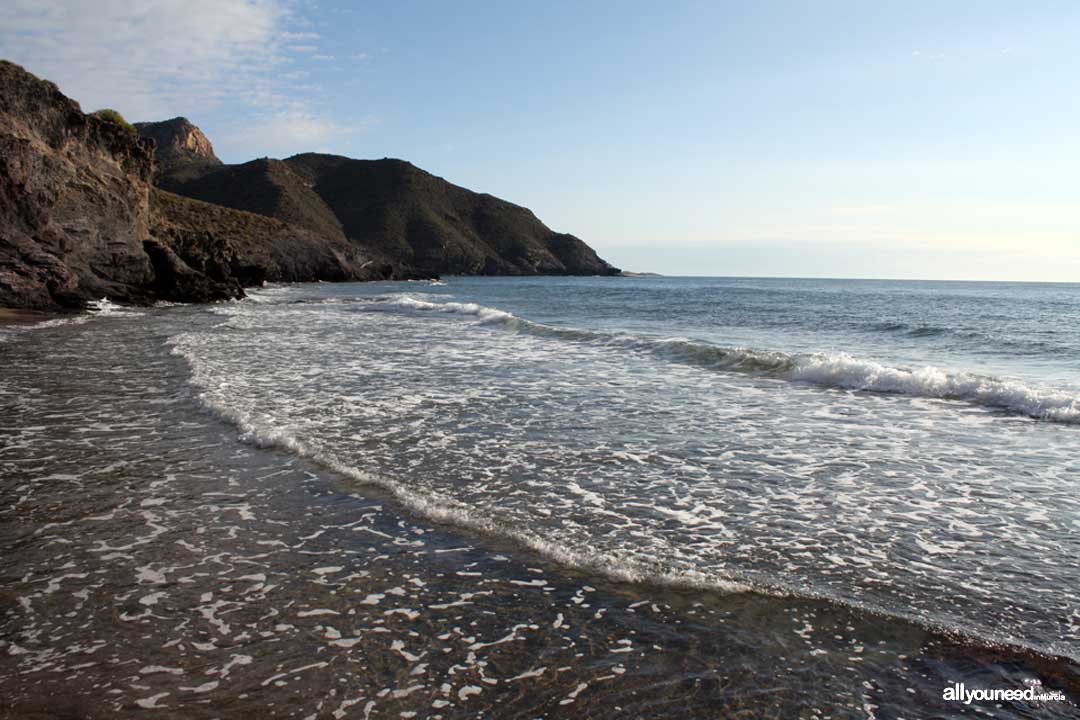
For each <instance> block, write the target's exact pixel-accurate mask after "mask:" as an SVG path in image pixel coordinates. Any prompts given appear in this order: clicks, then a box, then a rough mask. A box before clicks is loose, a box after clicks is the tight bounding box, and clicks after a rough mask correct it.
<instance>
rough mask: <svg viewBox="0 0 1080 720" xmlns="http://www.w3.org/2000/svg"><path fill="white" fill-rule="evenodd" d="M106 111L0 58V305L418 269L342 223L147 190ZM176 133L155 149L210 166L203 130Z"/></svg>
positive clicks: (141, 148)
mask: <svg viewBox="0 0 1080 720" xmlns="http://www.w3.org/2000/svg"><path fill="white" fill-rule="evenodd" d="M117 117H118V116H117ZM109 118H110V115H109V114H108V113H102V114H100V115H99V116H91V115H86V114H84V113H83V112H82V111H81V109H80V108H79V105H78V103H76V102H75V101H73V100H71V99H69V98H67V97H65V96H64V95H63V94H62V93H61V92H60V91H59V90H58V89H57V87H56V86H55V85H53V84H52V83H50V82H47V81H44V80H40V79H38V78H37V77H35V76H33V75H32V74H30V73H28V72H26V71H25V70H24V69H22V68H21V67H19V66H18V65H14V64H12V63H10V62H6V61H0V307H16V308H36V309H43V310H55V309H59V308H77V307H82V306H84V305H85V303H86V302H87V301H89V300H98V299H101V298H109V299H110V300H116V301H120V302H129V303H139V304H144V303H149V302H153V301H155V300H172V301H179V302H206V301H211V300H222V299H227V298H236V297H242V296H243V290H242V287H243V286H245V285H251V284H257V283H260V282H262V281H263V280H281V281H311V280H374V279H385V278H414V277H418V276H419V275H418V273H416V272H415V271H414V270H413V269H412V268H410V267H408V266H404V265H403V264H402V263H400V262H396V261H395V260H394V259H392V258H386V257H385V256H384V255H382V254H381V253H378V252H375V251H364V250H362V249H360V248H358V247H356V246H355V245H354V244H352V243H349V242H347V241H346V240H345V238H344V237H343V236H342V235H340V233H339V234H338V235H336V236H333V235H329V234H324V233H320V232H314V231H312V230H309V229H306V228H304V227H298V226H294V225H290V224H288V223H286V222H282V221H280V220H275V219H270V218H267V217H263V216H261V215H255V214H252V213H247V212H241V211H238V210H234V209H231V208H228V207H224V206H221V205H211V204H207V203H202V202H197V201H195V200H192V199H188V198H182V197H179V196H176V195H171V194H170V193H167V192H165V191H163V190H159V189H157V188H154V187H153V185H152V182H151V181H152V178H153V175H154V143H153V141H152V140H149V139H143V138H139V137H137V136H136V135H134V134H133V133H132V132H131V131H130V129H128V128H126V127H125V126H124V125H123V124H122V120H121V119H118V120H116V121H114V120H110V119H109ZM185 122H186V121H185ZM173 125H178V124H177V123H173ZM179 125H182V123H181V124H179ZM192 127H194V126H192ZM181 129H183V127H181ZM185 132H187V131H185ZM195 132H197V128H196V129H195ZM186 137H187V138H188V140H190V141H191V142H188V141H182V142H179V143H177V144H170V145H169V146H168V147H167V148H166V153H168V152H172V151H173V150H175V149H176V147H180V148H181V150H183V152H189V153H194V155H196V156H200V157H201V158H202V159H201V160H198V159H197V160H198V161H197V162H194V163H187V164H186V165H185V164H183V163H181V164H182V166H183V167H184V168H185V169H189V170H190V169H191V168H193V167H196V166H198V168H201V170H205V169H208V168H211V167H214V163H216V162H217V159H216V158H213V154H212V150H210V149H209V143H208V142H207V143H206V144H205V147H204V146H203V145H202V143H201V141H199V140H198V137H201V133H198V136H196V135H195V134H193V133H191V132H187V135H186ZM192 138H194V140H192ZM185 143H186V144H185ZM189 145H190V146H191V147H189ZM185 148H186V149H185ZM204 151H205V152H204ZM206 152H208V153H209V155H208V156H207V155H206ZM210 158H212V162H211V160H210ZM189 159H190V158H189ZM174 168H175V166H174ZM201 170H200V171H201ZM255 194H256V195H258V193H257V192H256V193H255ZM319 202H320V203H321V200H320V201H319Z"/></svg>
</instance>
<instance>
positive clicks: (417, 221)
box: [285, 153, 619, 275]
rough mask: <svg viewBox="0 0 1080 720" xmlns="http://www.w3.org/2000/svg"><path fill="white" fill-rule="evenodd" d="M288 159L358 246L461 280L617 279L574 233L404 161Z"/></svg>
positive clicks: (327, 157)
mask: <svg viewBox="0 0 1080 720" xmlns="http://www.w3.org/2000/svg"><path fill="white" fill-rule="evenodd" d="M285 162H286V163H287V164H288V165H289V166H290V167H291V168H293V170H295V171H296V174H297V175H299V176H301V177H303V178H305V179H306V180H307V181H308V182H309V183H310V184H311V186H312V189H313V190H314V191H315V192H316V193H317V194H318V195H319V196H320V197H321V198H322V199H323V200H324V201H325V202H326V204H327V205H328V206H329V208H330V209H331V210H332V211H333V212H334V214H335V215H336V216H337V218H338V220H340V222H341V225H342V228H343V229H344V232H345V235H346V236H347V237H348V238H349V239H350V240H352V241H353V242H355V243H357V244H360V245H362V246H365V247H369V248H372V249H374V250H378V251H381V252H383V253H385V254H386V255H388V256H389V257H393V258H396V259H398V260H400V261H402V262H404V263H407V264H410V265H412V266H414V267H416V268H417V269H418V270H422V271H426V272H432V273H444V274H462V275H477V274H482V275H615V274H618V272H619V271H618V269H617V268H613V267H612V266H610V265H608V264H607V263H606V262H604V261H603V260H601V259H600V258H599V257H598V256H597V255H596V253H595V252H594V251H593V250H592V249H591V248H589V247H588V246H587V245H586V244H585V243H584V242H582V241H581V240H579V239H578V238H576V237H574V236H573V235H565V234H562V233H556V232H553V231H552V230H550V229H549V228H548V227H547V226H546V225H544V224H543V223H542V222H540V220H538V219H537V217H536V216H535V215H533V213H532V211H530V210H529V209H527V208H524V207H521V206H519V205H514V204H513V203H509V202H506V201H505V200H500V199H499V198H497V197H494V196H492V195H487V194H481V193H475V192H472V191H470V190H466V189H465V188H462V187H458V186H457V185H453V184H451V183H449V182H447V181H446V180H443V179H442V178H440V177H436V176H434V175H432V174H430V173H427V172H425V171H423V170H421V169H419V168H417V167H416V166H414V165H412V164H411V163H408V162H405V161H403V160H392V159H384V160H352V159H350V158H344V157H340V156H335V155H320V154H315V153H307V154H303V155H295V156H293V157H291V158H288V159H286V160H285Z"/></svg>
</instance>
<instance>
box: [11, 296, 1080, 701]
mask: <svg viewBox="0 0 1080 720" xmlns="http://www.w3.org/2000/svg"><path fill="white" fill-rule="evenodd" d="M0 367H2V368H3V372H2V374H0V577H2V578H3V583H2V586H0V698H2V699H0V715H3V713H4V711H5V710H6V711H7V712H9V713H10V714H11V716H12V717H23V716H32V715H33V714H34V713H39V714H41V713H50V712H51V713H54V714H56V715H59V716H68V715H64V713H68V714H69V715H70V716H71V717H98V716H101V717H107V716H115V715H124V716H132V717H141V716H146V717H184V718H188V717H205V718H216V717H248V716H251V715H254V714H256V713H258V714H263V715H266V716H269V717H296V718H322V717H327V718H331V717H332V718H344V717H350V718H351V717H356V718H383V717H386V718H390V717H393V718H398V717H401V718H411V717H432V718H464V717H471V718H475V717H491V718H504V717H506V718H548V717H550V718H557V717H594V718H605V717H612V718H621V717H626V718H645V717H655V718H668V717H671V718H674V717H678V718H687V717H689V718H696V717H700V718H712V717H748V718H756V717H776V718H848V717H851V718H931V717H933V718H939V717H994V718H1029V717H1031V718H1035V717H1039V718H1042V717H1048V718H1065V717H1080V709H1078V707H1077V703H1078V702H1080V451H1078V448H1080V284H1050V283H981V282H914V281H876V280H818V279H814V280H809V279H805V280H804V279H768V278H667V277H612V278H608V277H604V278H600V277H596V278H550V277H541V278H464V277H451V278H446V279H444V280H442V281H434V282H395V283H340V284H338V283H335V284H329V283H313V284H295V285H291V284H290V285H267V286H265V287H262V288H257V289H254V290H251V291H249V296H248V297H247V298H246V299H244V300H241V301H237V302H229V303H221V304H214V305H204V306H179V305H176V306H160V307H154V308H125V307H119V306H116V305H114V304H112V303H109V302H107V301H104V302H102V303H98V304H96V306H95V311H94V312H90V313H87V314H83V315H79V316H68V317H57V318H53V319H49V320H44V321H41V322H37V323H34V324H30V325H25V324H24V325H8V326H3V327H0ZM959 684H962V685H963V688H964V689H965V690H966V691H974V690H985V691H992V690H999V691H1017V693H1021V692H1023V691H1028V693H1027V697H1019V695H1017V696H1016V697H998V698H996V699H994V700H980V699H975V700H971V699H970V696H968V699H967V700H965V699H963V698H964V696H963V694H961V699H949V696H948V690H949V689H950V688H953V689H955V688H957V686H958V685H959Z"/></svg>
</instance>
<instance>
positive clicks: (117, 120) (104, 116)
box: [90, 108, 138, 135]
mask: <svg viewBox="0 0 1080 720" xmlns="http://www.w3.org/2000/svg"><path fill="white" fill-rule="evenodd" d="M90 114H91V115H93V116H94V117H96V118H98V119H99V120H104V121H105V122H111V123H113V124H115V125H119V126H120V127H122V128H124V129H125V130H127V131H128V132H129V133H131V134H132V135H137V134H138V132H137V131H136V130H135V126H134V125H132V124H131V123H129V122H128V121H127V120H125V119H124V116H123V115H121V114H120V113H119V112H117V111H116V110H113V109H112V108H102V109H101V110H96V111H94V112H92V113H90Z"/></svg>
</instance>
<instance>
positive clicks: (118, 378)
mask: <svg viewBox="0 0 1080 720" xmlns="http://www.w3.org/2000/svg"><path fill="white" fill-rule="evenodd" d="M35 332H47V333H57V334H58V336H59V334H64V335H63V340H64V343H63V345H62V346H61V347H62V348H63V350H62V351H58V350H57V347H58V346H56V345H53V346H51V347H50V346H49V345H48V343H46V342H39V343H35V344H34V347H32V348H21V349H15V348H11V347H7V348H4V349H2V350H0V352H3V353H5V360H11V361H15V363H16V364H15V365H13V366H12V367H15V368H17V369H16V370H15V371H13V373H12V374H10V375H9V376H8V377H7V378H6V379H5V383H4V384H3V385H0V411H2V413H3V415H4V417H5V418H6V420H5V423H4V424H3V426H2V427H0V476H2V478H3V479H2V484H0V549H2V552H0V575H2V577H3V582H2V588H3V589H2V592H0V618H2V619H0V717H78V718H106V717H117V716H123V717H166V718H171V717H175V718H216V717H226V718H236V717H251V716H254V715H257V714H261V715H264V716H267V717H296V718H324V717H325V718H346V717H347V718H399V717H400V718H412V717H432V718H463V717H499V718H537V717H546V718H562V717H567V718H569V717H597V718H600V717H628V718H629V717H634V718H638V717H655V718H661V717H754V718H757V717H765V718H768V717H775V718H791V717H801V718H826V717H832V718H839V717H878V718H884V717H906V718H916V717H951V716H956V715H960V714H972V712H973V709H972V708H968V709H965V708H963V707H962V706H959V705H956V704H952V703H947V702H944V701H943V700H942V689H943V688H944V687H945V686H946V685H948V684H951V683H952V682H955V681H961V680H962V681H964V682H966V683H967V684H968V685H969V686H971V687H1002V686H1008V687H1022V683H1023V682H1024V680H1025V679H1031V678H1036V679H1038V680H1039V681H1040V682H1042V683H1043V684H1044V686H1047V687H1054V688H1059V689H1063V690H1066V691H1067V692H1070V693H1072V694H1073V697H1074V698H1075V697H1076V693H1077V692H1078V690H1080V688H1078V678H1080V673H1078V669H1077V667H1076V665H1075V664H1074V663H1072V662H1071V661H1068V660H1065V659H1061V658H1056V659H1055V658H1041V657H1039V656H1037V655H1034V654H1030V653H1024V652H1021V651H1014V650H1009V649H995V648H988V647H982V646H977V645H972V644H971V643H969V642H966V641H964V640H963V639H961V638H955V637H949V636H946V635H943V634H939V633H935V632H932V631H930V630H927V629H926V628H923V627H919V626H917V625H914V624H911V623H906V622H901V621H897V620H895V619H891V618H883V617H877V616H874V615H872V614H867V613H860V612H855V611H852V610H849V609H846V608H844V607H841V606H837V605H835V604H831V603H827V602H824V601H812V600H805V599H795V598H778V597H768V596H763V595H758V594H754V593H739V594H721V593H711V592H703V591H695V590H691V589H677V588H670V587H648V586H641V585H630V584H620V583H614V582H610V581H605V580H602V579H600V578H597V577H590V576H587V575H584V574H581V573H577V572H571V571H568V570H566V569H564V568H561V567H559V566H555V565H552V564H550V563H546V562H544V561H542V560H540V559H539V558H538V557H536V556H534V555H532V554H530V553H529V552H528V551H526V550H524V549H522V548H520V547H514V546H511V545H507V544H502V543H500V542H497V541H494V540H491V539H489V538H485V537H480V536H476V535H473V534H470V533H468V532H465V531H462V530H460V529H458V528H454V527H447V526H441V525H438V524H435V523H432V522H429V521H425V520H421V519H418V518H416V517H414V516H412V515H410V514H409V513H408V512H407V511H405V510H404V509H402V508H400V507H398V506H397V505H395V503H394V502H393V501H392V500H391V499H390V498H388V497H386V496H385V494H383V493H380V491H378V490H377V489H375V488H371V487H364V486H357V485H354V484H350V482H349V481H348V480H346V479H344V478H342V477H340V476H337V475H335V474H333V473H331V472H329V471H327V470H326V469H324V468H321V467H319V466H317V465H315V464H313V463H311V462H309V461H307V460H304V459H301V458H297V457H295V456H292V455H289V454H287V453H285V452H283V451H279V450H272V449H265V448H259V447H253V446H251V445H248V444H245V443H244V442H243V441H242V439H241V438H240V437H238V435H237V432H236V430H235V429H234V428H232V427H231V426H229V425H227V424H225V423H223V422H221V421H220V420H217V419H215V418H213V417H210V416H209V415H207V414H205V413H203V412H201V411H199V410H198V409H197V405H196V403H195V402H194V400H193V398H192V396H191V391H190V389H188V388H187V387H186V386H185V385H184V383H183V377H184V373H185V368H184V367H183V363H182V362H181V361H179V360H178V359H177V358H175V357H173V356H170V355H168V354H167V353H165V352H163V351H161V349H160V347H159V346H158V344H155V343H154V342H148V343H146V344H145V345H140V344H139V343H138V342H136V340H138V339H139V337H140V336H139V335H138V331H137V330H134V329H133V330H131V331H128V333H127V334H123V333H121V334H119V335H117V336H116V337H114V338H111V339H110V338H102V336H101V335H100V333H95V329H94V328H93V327H92V326H87V325H80V326H77V327H57V328H50V329H48V330H44V331H35ZM41 339H42V340H43V341H44V340H46V339H47V338H46V337H45V336H43V337H42V338H41ZM103 343H104V347H102V345H103ZM110 343H111V344H110ZM121 350H123V352H124V354H123V356H122V357H121V355H120V351H121ZM93 353H99V354H100V355H101V360H100V361H99V362H96V363H91V362H88V358H89V357H91V356H92V354H93ZM75 363H79V366H80V368H81V370H80V372H78V373H72V372H63V369H64V368H68V367H73V366H74V364H75ZM985 709H986V710H991V709H992V710H993V712H994V716H996V717H1074V716H1075V712H1076V706H1075V705H1074V704H1072V702H1068V703H1062V702H1058V703H1052V704H1046V705H1043V706H1039V707H1029V706H1027V705H1024V704H1022V703H1017V704H1015V705H1008V706H1006V707H1004V708H991V707H986V708H985ZM984 716H988V715H986V714H985V713H984Z"/></svg>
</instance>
